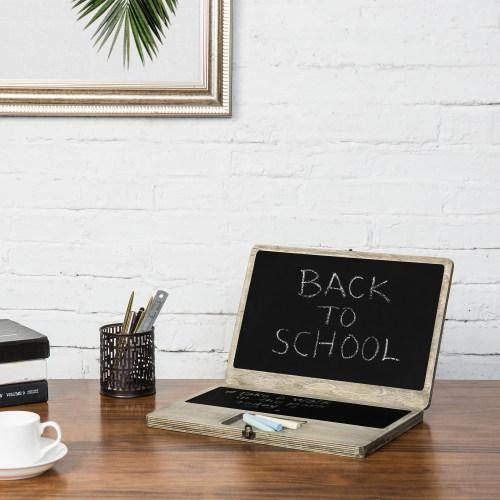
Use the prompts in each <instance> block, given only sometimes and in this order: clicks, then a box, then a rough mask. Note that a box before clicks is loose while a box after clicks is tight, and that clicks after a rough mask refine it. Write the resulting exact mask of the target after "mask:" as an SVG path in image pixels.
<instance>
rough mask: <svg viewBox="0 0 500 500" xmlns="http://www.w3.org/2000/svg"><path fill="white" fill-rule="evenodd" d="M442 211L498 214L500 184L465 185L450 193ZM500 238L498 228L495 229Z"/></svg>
mask: <svg viewBox="0 0 500 500" xmlns="http://www.w3.org/2000/svg"><path fill="white" fill-rule="evenodd" d="M443 211H444V212H445V213H452V214H482V215H483V214H500V183H494V182H491V180H490V181H489V182H481V183H467V184H464V185H463V186H462V188H461V189H459V190H457V191H455V192H454V193H452V194H451V195H450V196H449V198H448V199H447V200H446V202H445V203H444V207H443ZM497 230H498V236H499V237H500V228H497Z"/></svg>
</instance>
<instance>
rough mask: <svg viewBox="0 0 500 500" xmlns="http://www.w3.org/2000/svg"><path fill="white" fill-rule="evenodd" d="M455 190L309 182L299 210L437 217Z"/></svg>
mask: <svg viewBox="0 0 500 500" xmlns="http://www.w3.org/2000/svg"><path fill="white" fill-rule="evenodd" d="M455 189H456V188H454V187H452V186H449V185H447V184H438V183H419V184H414V183H411V182H405V183H402V182H374V181H372V182H358V181H351V180H349V179H348V180H339V181H335V180H331V181H326V180H322V181H310V182H305V183H304V184H303V185H302V186H301V189H300V197H299V199H300V202H299V203H300V206H301V207H303V209H304V211H306V212H307V213H310V214H313V213H314V214H318V213H319V214H322V215H326V214H328V213H336V214H339V213H341V214H342V213H344V214H368V213H378V214H398V213H399V214H436V215H439V214H440V213H441V210H442V205H443V203H444V201H445V200H446V199H447V198H448V197H449V196H450V194H451V193H452V192H453V191H454V190H455Z"/></svg>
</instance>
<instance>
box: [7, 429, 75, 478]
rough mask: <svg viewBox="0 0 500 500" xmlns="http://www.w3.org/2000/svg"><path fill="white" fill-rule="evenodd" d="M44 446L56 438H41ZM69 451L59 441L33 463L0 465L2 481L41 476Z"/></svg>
mask: <svg viewBox="0 0 500 500" xmlns="http://www.w3.org/2000/svg"><path fill="white" fill-rule="evenodd" d="M40 439H41V440H42V446H44V445H48V444H50V443H53V442H54V441H55V440H54V439H50V438H45V437H43V438H40ZM66 453H68V447H67V446H66V445H65V444H63V443H59V444H58V445H57V446H56V447H55V448H54V449H52V450H50V451H49V452H48V453H47V454H46V455H45V456H44V457H43V458H42V459H40V460H38V461H37V462H35V463H34V464H31V465H23V466H20V467H1V466H0V481H8V480H14V479H28V478H30V477H35V476H39V475H40V474H43V473H44V472H45V471H48V470H49V469H51V468H52V467H53V466H54V464H56V462H59V460H61V458H64V457H65V456H66Z"/></svg>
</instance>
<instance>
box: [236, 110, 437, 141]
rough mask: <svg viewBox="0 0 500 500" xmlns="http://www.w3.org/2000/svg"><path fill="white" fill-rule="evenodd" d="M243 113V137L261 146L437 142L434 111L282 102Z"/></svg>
mask: <svg viewBox="0 0 500 500" xmlns="http://www.w3.org/2000/svg"><path fill="white" fill-rule="evenodd" d="M241 114H242V118H243V119H244V120H245V121H246V122H248V123H249V125H248V127H247V129H246V130H245V136H253V137H254V140H255V141H258V142H275V141H277V142H284V143H291V144H293V145H297V144H301V145H309V144H311V142H319V143H322V142H326V143H329V142H339V143H341V142H355V143H368V144H401V143H407V144H425V143H429V142H431V143H436V142H437V140H438V129H439V121H440V112H439V110H437V109H435V108H434V107H432V106H418V107H417V106H415V107H410V106H383V105H382V106H380V105H365V106H362V107H359V106H358V107H352V106H340V105H336V103H331V105H325V104H318V105H317V106H315V107H314V108H307V107H306V108H304V107H303V106H301V105H299V104H298V103H282V104H279V105H275V106H266V107H265V108H264V109H261V108H257V107H255V106H244V107H242V111H241ZM237 138H238V136H237Z"/></svg>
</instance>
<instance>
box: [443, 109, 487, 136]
mask: <svg viewBox="0 0 500 500" xmlns="http://www.w3.org/2000/svg"><path fill="white" fill-rule="evenodd" d="M492 139H493V112H492V111H491V110H490V109H489V107H487V106H486V107H478V108H475V107H468V106H466V107H463V108H462V107H458V108H455V107H451V108H446V109H444V110H443V116H442V119H441V126H440V130H439V142H440V143H443V144H490V143H491V142H492Z"/></svg>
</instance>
